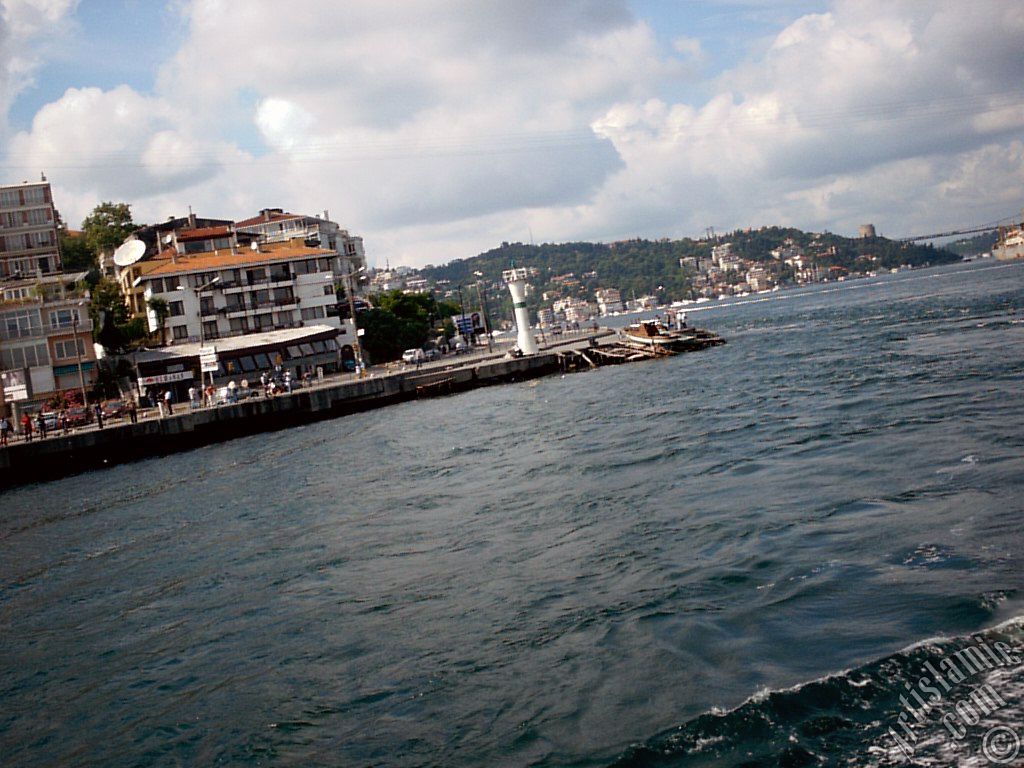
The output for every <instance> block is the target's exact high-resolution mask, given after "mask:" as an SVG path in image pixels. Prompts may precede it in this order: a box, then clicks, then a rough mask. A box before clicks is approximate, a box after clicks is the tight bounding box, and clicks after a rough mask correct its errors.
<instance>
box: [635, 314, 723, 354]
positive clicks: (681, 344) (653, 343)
mask: <svg viewBox="0 0 1024 768" xmlns="http://www.w3.org/2000/svg"><path fill="white" fill-rule="evenodd" d="M619 337H620V338H621V340H622V342H623V343H624V344H626V345H628V346H632V347H637V348H641V349H645V350H650V351H652V352H655V353H656V354H671V353H673V352H690V351H693V350H697V349H706V348H707V347H713V346H716V345H718V344H724V343H725V340H724V339H722V338H721V337H720V336H718V335H717V334H714V333H711V332H710V331H705V330H701V329H700V328H684V329H682V330H675V329H672V328H668V327H666V326H665V325H663V324H662V323H659V322H656V321H654V320H646V321H642V322H639V323H634V324H633V325H628V326H626V327H625V328H623V329H622V330H621V331H619Z"/></svg>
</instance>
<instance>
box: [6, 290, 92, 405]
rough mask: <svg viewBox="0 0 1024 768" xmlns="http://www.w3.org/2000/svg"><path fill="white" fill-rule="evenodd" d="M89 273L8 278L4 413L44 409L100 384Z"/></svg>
mask: <svg viewBox="0 0 1024 768" xmlns="http://www.w3.org/2000/svg"><path fill="white" fill-rule="evenodd" d="M84 277H85V273H84V272H82V273H78V274H58V275H44V276H42V277H36V278H32V279H8V280H5V281H4V282H3V283H2V284H0V291H2V293H0V408H3V409H4V410H5V411H6V412H8V413H9V410H8V406H9V404H10V403H15V402H16V403H18V404H19V409H20V410H22V411H33V410H39V407H40V406H41V405H42V403H43V402H45V401H46V400H47V399H48V398H50V397H51V396H52V395H54V394H55V393H57V392H63V391H66V390H80V389H82V388H84V389H86V390H88V389H89V388H90V387H91V386H92V385H93V384H94V383H95V381H96V373H97V371H96V353H95V348H94V347H93V343H92V321H91V320H90V319H89V291H88V289H87V288H85V285H84V283H83V282H82V280H83V278H84Z"/></svg>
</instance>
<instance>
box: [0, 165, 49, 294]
mask: <svg viewBox="0 0 1024 768" xmlns="http://www.w3.org/2000/svg"><path fill="white" fill-rule="evenodd" d="M57 221H58V216H57V211H56V209H55V208H54V207H53V195H52V192H51V190H50V184H49V182H48V181H46V178H45V177H44V178H43V180H42V181H40V182H36V183H28V182H25V183H22V184H8V185H4V186H0V277H29V276H37V275H49V274H53V273H55V272H60V271H61V259H60V247H59V241H58V238H57Z"/></svg>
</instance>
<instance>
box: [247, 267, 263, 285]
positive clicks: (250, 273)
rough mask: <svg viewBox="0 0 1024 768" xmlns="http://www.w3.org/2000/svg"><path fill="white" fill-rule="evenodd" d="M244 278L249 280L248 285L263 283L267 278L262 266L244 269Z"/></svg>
mask: <svg viewBox="0 0 1024 768" xmlns="http://www.w3.org/2000/svg"><path fill="white" fill-rule="evenodd" d="M245 279H246V280H248V281H249V285H253V284H254V283H264V282H266V280H267V271H266V270H265V269H263V268H262V267H261V268H260V269H247V270H245Z"/></svg>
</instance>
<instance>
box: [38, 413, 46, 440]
mask: <svg viewBox="0 0 1024 768" xmlns="http://www.w3.org/2000/svg"><path fill="white" fill-rule="evenodd" d="M36 426H38V427H39V439H40V440H45V439H46V419H45V418H43V412H42V411H40V412H39V413H38V414H36Z"/></svg>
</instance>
